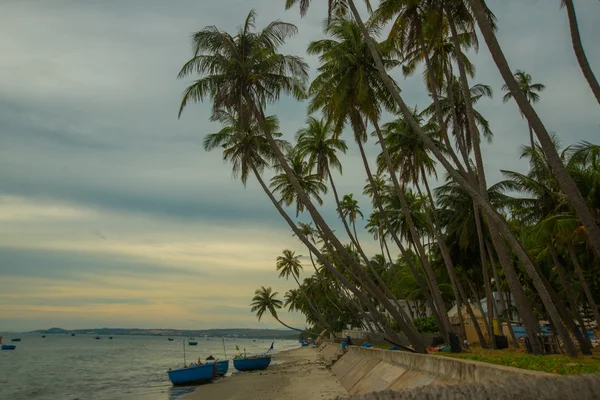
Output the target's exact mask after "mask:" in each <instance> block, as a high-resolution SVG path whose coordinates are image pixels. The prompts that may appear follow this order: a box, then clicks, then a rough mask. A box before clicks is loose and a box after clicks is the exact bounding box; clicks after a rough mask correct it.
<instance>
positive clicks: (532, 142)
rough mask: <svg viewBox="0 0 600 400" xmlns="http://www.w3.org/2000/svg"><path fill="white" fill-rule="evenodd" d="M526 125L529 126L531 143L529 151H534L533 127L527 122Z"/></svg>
mask: <svg viewBox="0 0 600 400" xmlns="http://www.w3.org/2000/svg"><path fill="white" fill-rule="evenodd" d="M527 125H528V126H529V143H530V145H531V151H535V149H536V146H535V139H534V138H533V128H532V127H531V124H530V123H527Z"/></svg>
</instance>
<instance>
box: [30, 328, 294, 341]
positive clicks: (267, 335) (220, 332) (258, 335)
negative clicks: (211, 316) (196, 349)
mask: <svg viewBox="0 0 600 400" xmlns="http://www.w3.org/2000/svg"><path fill="white" fill-rule="evenodd" d="M29 333H40V334H45V335H54V334H55V335H66V334H73V333H74V334H80V335H85V334H90V335H141V336H171V337H172V336H210V337H227V338H242V339H243V338H248V339H297V338H298V332H295V331H292V330H280V329H200V330H187V329H135V328H93V329H62V328H50V329H41V330H35V331H31V332H29Z"/></svg>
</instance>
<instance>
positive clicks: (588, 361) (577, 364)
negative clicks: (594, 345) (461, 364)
mask: <svg viewBox="0 0 600 400" xmlns="http://www.w3.org/2000/svg"><path fill="white" fill-rule="evenodd" d="M478 353H479V354H478ZM478 353H459V354H451V353H438V354H439V355H442V356H445V357H454V358H461V359H466V360H473V361H482V362H487V363H492V364H500V365H506V366H508V367H515V368H522V369H530V370H534V371H543V372H549V373H552V374H559V375H573V374H591V373H595V372H600V359H598V357H597V356H588V357H579V358H574V359H573V358H569V357H565V356H554V355H552V356H534V355H530V354H522V353H516V352H510V353H508V352H507V353H504V351H502V350H500V351H491V350H486V351H485V353H484V351H481V352H478ZM503 353H504V354H503Z"/></svg>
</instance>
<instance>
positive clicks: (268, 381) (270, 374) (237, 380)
mask: <svg viewBox="0 0 600 400" xmlns="http://www.w3.org/2000/svg"><path fill="white" fill-rule="evenodd" d="M317 355H318V352H317V351H316V349H310V348H307V347H303V348H299V349H294V350H290V351H286V352H282V353H279V354H277V355H276V356H275V357H274V359H273V361H274V362H276V363H277V364H275V365H274V364H271V366H270V367H269V368H268V369H267V370H265V371H256V372H244V373H238V374H236V375H234V376H232V377H225V378H223V379H220V380H218V381H216V382H215V383H210V384H207V385H202V386H199V387H198V389H197V390H196V391H195V392H194V393H192V394H189V395H187V396H185V397H184V399H185V400H206V399H220V400H259V399H260V400H278V399H285V400H317V399H318V400H329V399H335V398H336V397H338V396H346V395H347V394H348V392H346V390H345V389H344V388H343V387H342V385H340V384H339V382H338V381H337V380H336V379H335V378H334V377H333V375H331V372H330V371H329V370H328V369H327V368H325V366H324V365H323V364H322V363H321V362H320V361H318V359H317Z"/></svg>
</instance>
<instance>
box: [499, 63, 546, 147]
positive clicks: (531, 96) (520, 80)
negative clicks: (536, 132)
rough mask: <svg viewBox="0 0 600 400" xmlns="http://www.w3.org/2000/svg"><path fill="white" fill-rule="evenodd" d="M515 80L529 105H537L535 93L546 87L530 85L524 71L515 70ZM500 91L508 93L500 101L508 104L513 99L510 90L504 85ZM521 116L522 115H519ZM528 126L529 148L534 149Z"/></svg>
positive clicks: (529, 77)
mask: <svg viewBox="0 0 600 400" xmlns="http://www.w3.org/2000/svg"><path fill="white" fill-rule="evenodd" d="M515 80H516V81H517V84H518V85H519V90H521V92H522V93H523V94H524V95H525V98H526V99H527V101H529V103H532V104H533V103H537V102H538V101H539V100H540V95H539V94H538V93H537V92H541V91H542V90H544V89H545V88H546V86H545V85H544V84H542V83H532V82H531V81H532V78H531V75H530V74H528V73H527V72H525V71H521V70H517V72H515ZM502 90H504V91H506V92H508V93H506V94H505V95H504V97H502V101H503V102H505V103H506V102H508V101H509V100H510V99H512V98H513V96H512V93H511V92H510V89H509V88H508V86H507V85H506V84H504V85H502ZM521 116H523V113H521ZM528 125H529V142H530V144H531V148H532V149H535V139H534V138H533V129H532V128H531V124H530V123H528Z"/></svg>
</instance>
